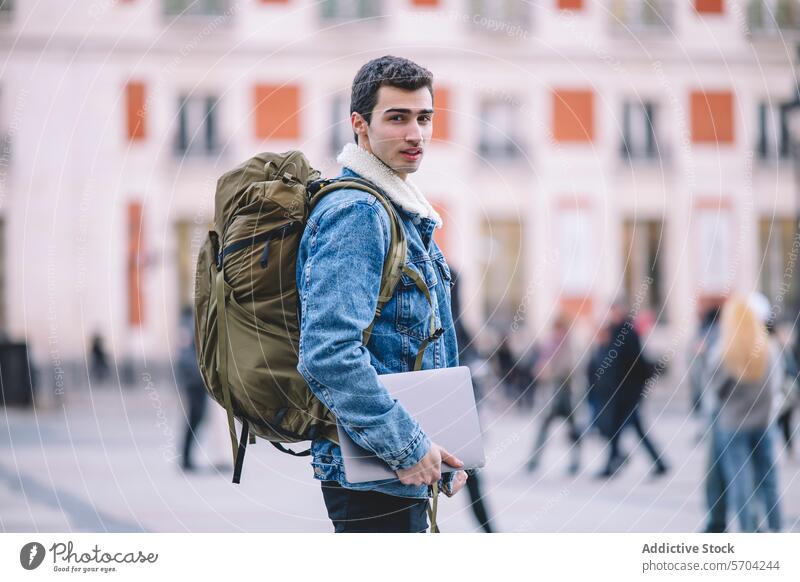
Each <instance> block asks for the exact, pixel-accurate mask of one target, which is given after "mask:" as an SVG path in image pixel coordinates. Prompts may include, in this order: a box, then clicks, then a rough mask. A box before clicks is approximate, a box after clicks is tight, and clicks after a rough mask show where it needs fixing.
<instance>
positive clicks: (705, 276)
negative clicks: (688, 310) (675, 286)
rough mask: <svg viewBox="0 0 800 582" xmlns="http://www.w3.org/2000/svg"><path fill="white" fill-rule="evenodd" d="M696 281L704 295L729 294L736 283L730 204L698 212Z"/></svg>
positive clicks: (709, 206)
mask: <svg viewBox="0 0 800 582" xmlns="http://www.w3.org/2000/svg"><path fill="white" fill-rule="evenodd" d="M694 226H695V241H696V244H695V245H694V250H693V253H694V256H695V260H696V262H695V281H696V282H697V286H698V289H699V291H700V295H701V296H720V295H727V294H728V293H729V292H730V290H731V287H732V284H733V276H734V273H733V272H732V269H731V267H732V266H733V265H734V263H733V257H734V248H733V234H732V224H731V213H730V205H729V204H728V203H726V202H725V201H712V202H709V203H707V204H702V205H700V206H699V207H697V208H696V209H695V225H694Z"/></svg>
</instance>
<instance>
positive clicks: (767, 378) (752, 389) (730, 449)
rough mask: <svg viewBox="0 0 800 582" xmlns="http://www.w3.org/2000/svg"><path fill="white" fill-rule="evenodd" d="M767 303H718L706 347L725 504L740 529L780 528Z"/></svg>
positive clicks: (778, 365) (779, 374) (778, 371)
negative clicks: (715, 332) (714, 333)
mask: <svg viewBox="0 0 800 582" xmlns="http://www.w3.org/2000/svg"><path fill="white" fill-rule="evenodd" d="M769 312H770V310H769V302H768V301H767V300H766V298H765V297H764V296H763V295H760V294H754V295H753V296H751V297H750V299H749V301H747V302H745V301H744V300H743V299H742V298H740V297H732V298H730V299H729V300H728V301H727V302H726V303H725V305H724V306H723V308H722V315H721V321H720V333H719V337H718V340H717V342H716V343H715V344H714V345H713V346H712V347H711V348H710V351H709V360H708V386H709V388H710V389H713V390H714V391H715V393H716V394H717V396H718V398H719V412H718V414H717V418H716V424H717V427H718V429H719V436H720V447H721V450H722V470H723V472H724V475H725V481H726V482H727V483H728V484H729V489H728V492H729V496H728V500H729V506H730V508H731V509H733V510H734V511H735V512H736V516H737V517H738V520H739V526H740V529H741V531H743V532H755V531H758V530H760V529H761V527H762V525H761V524H759V520H758V519H757V517H756V515H757V512H756V509H757V503H758V502H761V503H762V504H763V510H764V511H765V514H766V527H767V528H768V529H769V530H771V531H780V528H781V512H780V504H779V494H778V470H777V465H776V460H775V453H774V450H773V431H772V427H771V426H770V424H771V420H772V417H773V400H774V398H775V394H776V392H777V390H778V389H779V387H778V386H777V385H778V384H780V382H781V379H782V378H783V373H784V372H783V365H782V359H781V356H780V348H779V347H778V346H777V343H776V342H775V341H772V340H771V339H770V337H769V336H768V334H767V329H766V326H765V324H766V322H767V320H768V319H769Z"/></svg>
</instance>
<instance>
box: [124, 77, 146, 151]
mask: <svg viewBox="0 0 800 582" xmlns="http://www.w3.org/2000/svg"><path fill="white" fill-rule="evenodd" d="M125 101H126V104H125V106H126V108H127V113H128V139H129V140H131V141H138V140H142V139H144V138H145V131H146V128H147V127H146V124H145V120H146V113H147V111H146V108H145V105H146V102H145V87H144V83H141V82H138V81H132V82H129V83H128V84H127V86H126V88H125Z"/></svg>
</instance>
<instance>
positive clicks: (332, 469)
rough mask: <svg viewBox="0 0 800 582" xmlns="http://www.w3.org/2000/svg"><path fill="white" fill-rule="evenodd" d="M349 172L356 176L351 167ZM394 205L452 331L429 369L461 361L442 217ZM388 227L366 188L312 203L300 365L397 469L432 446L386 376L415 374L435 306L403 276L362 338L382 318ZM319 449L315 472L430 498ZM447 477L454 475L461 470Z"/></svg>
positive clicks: (345, 420)
mask: <svg viewBox="0 0 800 582" xmlns="http://www.w3.org/2000/svg"><path fill="white" fill-rule="evenodd" d="M342 176H357V174H356V173H355V172H352V171H351V170H349V169H347V168H345V169H344V170H343V172H342ZM394 207H395V209H396V210H397V212H398V214H399V216H400V218H401V220H402V222H403V226H404V228H405V232H406V238H407V241H408V254H407V264H408V265H409V266H410V267H411V268H413V269H415V270H417V272H419V273H420V274H421V275H422V276H423V277H424V279H425V282H426V283H427V285H428V288H429V290H430V292H431V299H432V303H433V307H434V314H435V318H436V326H437V327H441V328H443V329H444V333H443V334H442V335H441V336H440V337H439V338H438V339H436V340H435V341H433V342H431V343H430V344H429V345H428V347H427V349H426V351H425V356H424V358H423V363H422V368H423V369H430V368H445V367H453V366H457V365H458V346H457V343H456V334H455V328H454V326H453V318H452V314H451V310H450V287H451V276H450V268H449V267H448V265H447V262H446V261H445V258H444V255H443V254H442V251H441V250H440V249H439V247H438V246H437V245H436V243H435V242H434V240H433V229H434V222H433V221H432V220H431V219H428V218H421V217H420V216H419V215H416V214H410V213H408V212H405V211H404V210H402V209H401V208H400V207H398V206H397V205H394ZM389 224H390V223H389V216H388V214H387V213H386V209H385V208H384V207H383V206H382V204H381V203H380V202H379V201H378V200H377V199H376V198H375V197H374V196H372V195H370V194H367V193H365V192H361V191H359V190H352V189H343V190H337V191H335V192H332V193H330V194H327V195H326V196H325V197H324V198H323V199H322V200H321V201H320V202H319V204H317V206H316V207H315V208H314V210H313V212H312V213H311V216H310V217H309V220H308V223H307V225H306V229H305V232H304V234H303V237H302V240H301V242H300V248H299V251H298V256H297V288H298V293H299V296H300V350H299V362H298V366H297V370H298V371H299V372H300V373H301V374H302V375H303V377H304V378H305V380H306V382H307V383H308V385H309V387H310V388H311V391H312V392H313V393H314V394H315V395H316V396H317V398H319V399H320V400H321V401H322V402H323V403H324V404H325V405H326V406H327V407H328V408H329V409H330V410H331V411H332V412H333V413H334V415H335V416H336V418H337V420H338V422H339V424H340V425H341V426H342V427H344V429H345V430H346V431H347V433H348V435H349V436H350V437H351V438H352V439H353V440H354V441H355V442H356V443H358V444H359V445H361V446H362V447H364V448H366V449H367V450H370V451H373V452H374V453H375V454H376V455H377V456H378V457H380V458H381V459H383V460H384V461H385V462H386V463H387V464H388V465H389V466H390V467H391V468H392V469H394V470H397V469H406V468H409V467H411V466H413V465H415V464H417V463H418V462H419V461H420V460H421V459H422V457H424V456H425V454H426V453H427V452H428V450H429V449H430V446H431V442H430V439H429V438H428V436H427V435H426V434H425V432H424V431H423V430H422V428H421V427H420V426H419V424H418V423H417V422H416V421H415V420H414V419H413V418H412V417H411V416H410V415H409V413H408V412H407V411H406V410H405V408H403V406H402V405H401V404H400V403H399V402H397V401H396V400H394V399H393V398H391V397H390V396H389V393H388V392H387V390H386V389H385V388H384V387H383V385H382V384H381V383H380V382H379V380H378V374H387V373H392V372H407V371H410V370H413V367H414V358H415V357H416V354H417V350H418V349H419V347H420V345H421V343H422V341H423V340H424V339H425V338H426V337H428V332H429V331H430V330H429V325H430V315H431V312H430V305H429V303H428V301H427V299H426V298H425V295H424V294H423V293H422V292H421V291H420V290H419V289H418V288H417V287H416V286H415V285H414V282H413V281H412V280H411V278H409V277H408V276H407V275H405V274H403V276H402V279H401V281H400V282H399V283H398V285H397V287H396V289H395V291H394V294H393V296H392V298H391V299H390V300H389V302H388V303H387V304H386V305H385V306H384V308H383V309H382V311H381V315H380V316H379V317H378V319H377V321H376V322H375V326H374V327H373V330H372V335H371V337H370V340H369V343H368V345H367V346H364V345H363V344H362V334H363V331H364V330H365V329H366V328H367V327H368V326H369V324H370V322H371V321H372V319H373V317H374V315H375V308H376V306H377V297H378V291H379V287H380V282H381V272H382V268H383V261H384V258H385V256H386V253H387V251H388V249H389V243H390V232H391V231H390V226H389ZM311 453H312V459H313V460H312V467H313V469H314V477H315V478H316V479H319V480H321V481H336V482H338V483H339V484H340V485H341V486H343V487H345V488H348V489H358V490H372V491H378V492H381V493H386V494H389V495H396V496H401V497H415V498H425V497H428V494H429V493H428V487H427V486H425V485H418V486H417V485H404V484H402V483H400V480H399V479H397V478H395V479H387V480H382V481H371V482H368V483H358V484H355V483H349V482H348V481H347V480H346V479H345V476H344V470H343V463H342V454H341V450H340V448H339V446H338V445H337V444H335V443H333V442H331V441H329V440H327V439H324V438H317V439H315V440H314V441H312V443H311ZM445 475H446V477H447V479H446V480H447V481H449V479H450V478H452V476H453V475H454V474H453V473H449V474H445Z"/></svg>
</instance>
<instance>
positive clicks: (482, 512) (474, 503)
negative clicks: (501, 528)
mask: <svg viewBox="0 0 800 582" xmlns="http://www.w3.org/2000/svg"><path fill="white" fill-rule="evenodd" d="M479 473H480V471H472V470H470V471H467V475H469V478H468V479H467V491H469V498H470V501H471V503H470V507H471V508H472V513H474V514H475V519H477V520H478V523H479V524H480V526H481V529H482V530H483V531H484V532H486V533H492V532H493V531H494V530H493V529H492V524H491V523H489V512H488V511H487V510H486V504H485V503H484V502H483V495H481V482H480V477H479V476H478V475H479Z"/></svg>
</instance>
